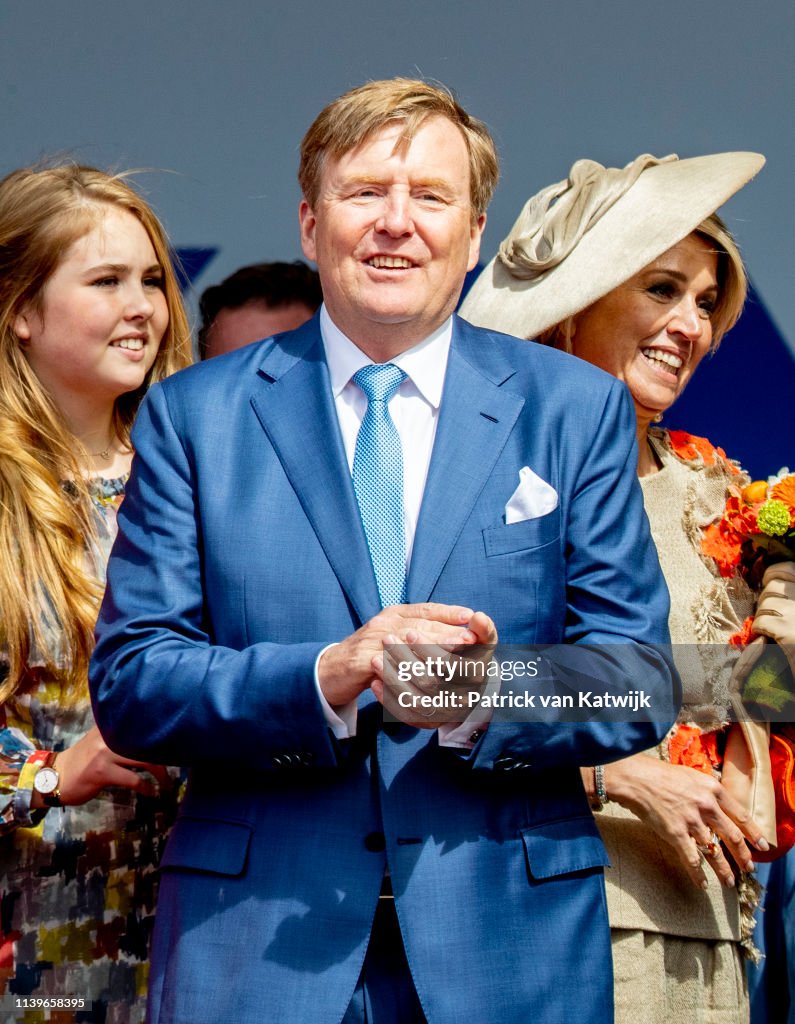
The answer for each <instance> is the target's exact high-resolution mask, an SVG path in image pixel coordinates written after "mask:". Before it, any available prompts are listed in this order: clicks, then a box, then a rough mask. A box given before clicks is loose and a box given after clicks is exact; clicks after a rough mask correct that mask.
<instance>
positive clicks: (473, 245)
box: [467, 213, 486, 270]
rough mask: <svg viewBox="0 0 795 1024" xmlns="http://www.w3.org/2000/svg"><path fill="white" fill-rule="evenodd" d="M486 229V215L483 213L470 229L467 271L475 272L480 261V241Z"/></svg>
mask: <svg viewBox="0 0 795 1024" xmlns="http://www.w3.org/2000/svg"><path fill="white" fill-rule="evenodd" d="M485 227H486V214H485V213H481V214H480V215H479V216H478V218H477V220H475V221H473V223H472V225H471V227H470V229H469V261H468V263H467V270H474V269H475V267H476V266H477V265H478V260H479V259H480V240H481V238H482V237H483V229H484V228H485Z"/></svg>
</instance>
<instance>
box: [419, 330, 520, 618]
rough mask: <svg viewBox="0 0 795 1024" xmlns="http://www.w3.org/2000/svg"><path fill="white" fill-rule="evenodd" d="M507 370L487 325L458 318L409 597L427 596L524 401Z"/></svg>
mask: <svg viewBox="0 0 795 1024" xmlns="http://www.w3.org/2000/svg"><path fill="white" fill-rule="evenodd" d="M513 373H514V369H513V367H512V366H511V364H510V363H509V362H508V360H507V359H506V358H505V357H504V355H503V354H502V352H501V351H500V350H499V349H498V348H497V347H496V346H493V345H491V344H490V339H489V335H488V334H487V333H486V332H484V331H478V330H476V329H475V328H473V327H471V326H470V325H469V324H467V323H466V322H465V321H463V320H459V319H458V318H456V320H455V326H454V329H453V341H452V345H451V347H450V356H449V359H448V363H447V374H446V377H445V384H444V392H443V394H442V403H441V406H440V409H439V423H438V426H437V430H436V439H435V441H434V446H433V455H432V457H431V464H430V467H429V471H428V479H427V482H426V485H425V493H424V495H423V500H422V507H421V509H420V517H419V521H418V523H417V533H416V537H415V540H414V549H413V552H412V557H411V565H410V567H409V577H408V587H407V589H408V600H409V601H411V602H415V601H427V600H428V598H429V596H430V594H431V593H432V591H433V588H434V586H435V584H436V581H437V580H438V578H439V575H440V573H441V572H442V569H443V568H444V566H445V563H446V562H447V559H448V558H449V557H450V552H451V551H452V549H453V547H454V545H455V543H456V541H457V540H458V537H459V535H460V533H461V531H462V529H463V528H464V524H465V523H466V521H467V519H468V518H469V516H470V514H471V512H472V509H473V507H474V505H475V502H476V501H477V498H478V496H479V495H480V493H481V491H482V490H483V488H484V486H486V483H487V481H488V479H489V477H490V475H491V472H492V470H493V468H494V464H495V463H496V461H497V459H498V457H499V455H500V452H501V451H502V449H503V448H504V446H505V443H506V441H507V440H508V437H509V435H510V433H511V431H512V430H513V427H514V424H515V423H516V419H517V417H518V416H519V413H520V412H521V410H522V407H523V406H524V399H523V398H522V397H521V396H520V395H517V394H515V393H512V392H510V391H508V390H506V389H504V388H502V387H501V385H502V384H503V383H504V382H505V381H506V380H508V379H509V378H510V377H512V376H513Z"/></svg>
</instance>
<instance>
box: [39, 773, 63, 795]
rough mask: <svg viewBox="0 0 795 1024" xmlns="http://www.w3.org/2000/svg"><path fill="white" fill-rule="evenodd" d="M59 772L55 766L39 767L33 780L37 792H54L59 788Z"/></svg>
mask: <svg viewBox="0 0 795 1024" xmlns="http://www.w3.org/2000/svg"><path fill="white" fill-rule="evenodd" d="M58 781H59V780H58V772H57V771H56V770H55V769H54V768H39V770H38V771H37V772H36V777H35V778H34V780H33V788H34V789H35V790H36V792H37V793H52V792H54V791H55V790H56V789H57V788H58Z"/></svg>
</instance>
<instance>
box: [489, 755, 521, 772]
mask: <svg viewBox="0 0 795 1024" xmlns="http://www.w3.org/2000/svg"><path fill="white" fill-rule="evenodd" d="M494 767H495V768H496V769H497V770H498V771H501V772H509V771H510V770H511V768H515V767H516V761H515V760H514V759H513V758H512V757H508V756H507V754H503V756H502V757H498V758H497V760H496V761H495V762H494Z"/></svg>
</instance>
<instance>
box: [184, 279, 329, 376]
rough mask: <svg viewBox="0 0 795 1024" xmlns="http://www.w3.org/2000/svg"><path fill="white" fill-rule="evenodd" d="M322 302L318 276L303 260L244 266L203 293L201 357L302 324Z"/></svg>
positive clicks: (215, 354)
mask: <svg viewBox="0 0 795 1024" xmlns="http://www.w3.org/2000/svg"><path fill="white" fill-rule="evenodd" d="M322 301H323V294H322V292H321V290H320V278H319V277H318V275H317V272H316V271H314V270H312V269H311V268H310V267H309V266H307V264H306V263H304V262H303V261H302V260H295V262H294V263H255V264H253V265H252V266H250V267H241V268H240V269H239V270H236V271H235V272H234V274H231V275H230V276H229V277H227V278H226V279H225V280H224V281H222V282H221V283H220V284H217V285H213V286H212V287H210V288H207V289H205V291H204V292H203V293H202V297H201V299H200V300H199V311H200V313H201V327H200V328H199V338H198V342H199V358H200V359H210V358H212V357H213V356H219V355H222V354H223V353H224V352H231V351H232V350H233V349H236V348H242V346H243V345H248V344H249V343H250V342H252V341H258V340H259V339H260V338H268V337H270V335H272V334H277V333H278V332H279V331H290V330H293V328H295V327H300V326H301V324H302V323H304V322H305V321H307V320H308V319H309V318H310V317H311V316H312V315H313V314H314V312H315V310H316V309H317V308H318V306H319V305H320V303H321V302H322Z"/></svg>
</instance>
